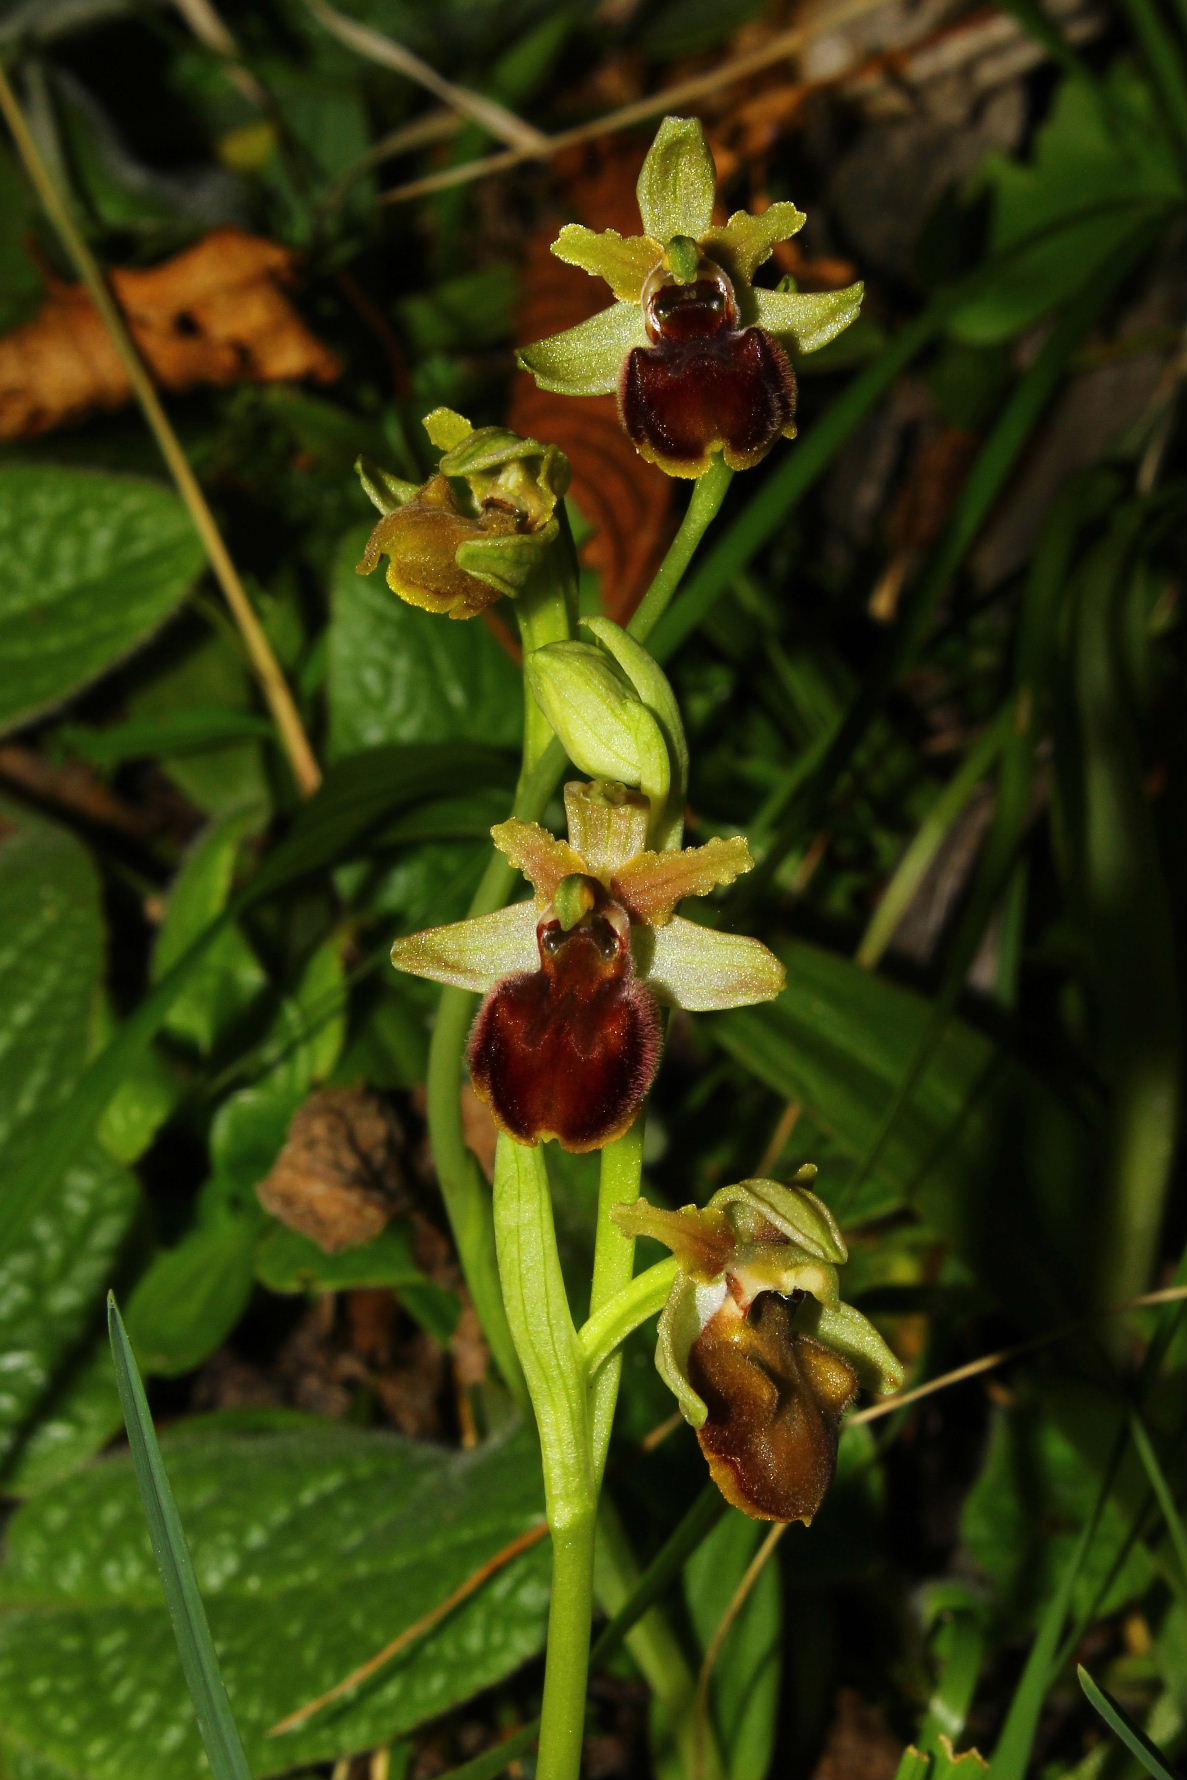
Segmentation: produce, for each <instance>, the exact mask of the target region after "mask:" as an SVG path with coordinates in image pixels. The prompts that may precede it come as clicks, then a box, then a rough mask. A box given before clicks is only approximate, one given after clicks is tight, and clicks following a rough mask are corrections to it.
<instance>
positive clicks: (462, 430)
mask: <svg viewBox="0 0 1187 1780" xmlns="http://www.w3.org/2000/svg"><path fill="white" fill-rule="evenodd" d="M421 425H422V426H423V427H424V429H425V432H426V433H427V434H428V435H429V439H430V441H431V443H432V444H434V445H435V446H436V447H437V450H438V451H452V450H453V449H454V447H455V446H457V445H460V444H461V443H462V441H463V439H468V438H469V437H470V434H471V433H472V432H473V431H474V428H473V427H472V426H471V424H470V422H469V421H468V420H467V419H466V417H465V415H464V414H458V413H455V411H454V410H453V409H452V408H434V409H433V412H432V413H431V414H426V415H425V417H424V419H423V420H422V422H421Z"/></svg>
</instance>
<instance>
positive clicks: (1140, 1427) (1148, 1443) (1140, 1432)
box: [1129, 1409, 1187, 1592]
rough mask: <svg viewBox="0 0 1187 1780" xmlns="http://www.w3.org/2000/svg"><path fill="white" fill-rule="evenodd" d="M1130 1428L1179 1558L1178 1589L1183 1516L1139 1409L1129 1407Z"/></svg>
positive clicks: (1185, 1568) (1186, 1537)
mask: <svg viewBox="0 0 1187 1780" xmlns="http://www.w3.org/2000/svg"><path fill="white" fill-rule="evenodd" d="M1129 1431H1130V1433H1131V1434H1132V1435H1133V1443H1134V1445H1135V1446H1136V1447H1137V1449H1138V1457H1139V1458H1140V1459H1141V1461H1142V1467H1143V1469H1144V1470H1145V1473H1146V1476H1147V1477H1148V1478H1149V1480H1150V1488H1151V1489H1152V1490H1153V1491H1154V1495H1155V1498H1156V1499H1157V1502H1158V1506H1159V1508H1160V1509H1161V1510H1162V1517H1163V1519H1164V1520H1165V1522H1166V1530H1167V1532H1168V1533H1169V1534H1170V1537H1171V1544H1172V1545H1173V1546H1174V1548H1175V1556H1176V1557H1177V1558H1178V1560H1179V1570H1180V1575H1179V1581H1178V1587H1179V1590H1180V1592H1181V1591H1182V1590H1183V1589H1184V1588H1185V1587H1187V1526H1184V1524H1183V1516H1182V1514H1181V1513H1180V1512H1179V1507H1178V1504H1177V1503H1176V1501H1175V1497H1174V1491H1173V1490H1172V1489H1171V1486H1170V1484H1169V1482H1168V1481H1167V1475H1166V1472H1165V1471H1164V1470H1163V1468H1162V1464H1161V1461H1160V1460H1159V1457H1158V1454H1157V1453H1156V1452H1155V1450H1154V1442H1153V1441H1152V1440H1151V1438H1150V1433H1149V1430H1148V1428H1147V1427H1146V1423H1145V1420H1144V1418H1143V1416H1142V1414H1141V1412H1140V1410H1137V1409H1132V1410H1130V1414H1129Z"/></svg>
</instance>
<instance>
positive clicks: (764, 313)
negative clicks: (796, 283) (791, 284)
mask: <svg viewBox="0 0 1187 1780" xmlns="http://www.w3.org/2000/svg"><path fill="white" fill-rule="evenodd" d="M864 294H865V285H864V284H848V285H846V286H845V288H844V290H828V291H781V290H752V291H751V292H750V293H749V296H750V302H751V304H752V305H753V315H752V316H751V317H745V318H744V319H748V320H749V319H753V320H754V321H755V322H757V324H758V326H759V327H760V328H765V329H766V331H767V333H768V334H774V335H775V336H776V338H777V339H780V340H783V341H786V342H787V344H788V345H790V346H791V347H793V348H794V350H795V351H796V352H816V351H818V349H819V348H820V347H821V346H827V345H828V343H829V341H830V340H835V339H836V337H837V335H838V334H839V333H841V332H842V331H843V330H844V329H845V328H847V327H848V326H849V323H850V322H851V321H854V320H855V319H856V317H857V312H858V310H859V309H860V308H861V299H862V297H863V295H864Z"/></svg>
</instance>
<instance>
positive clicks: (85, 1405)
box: [0, 1323, 121, 1774]
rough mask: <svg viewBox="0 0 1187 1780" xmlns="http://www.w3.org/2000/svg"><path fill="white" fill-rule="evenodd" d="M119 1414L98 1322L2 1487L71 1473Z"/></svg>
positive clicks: (45, 1483)
mask: <svg viewBox="0 0 1187 1780" xmlns="http://www.w3.org/2000/svg"><path fill="white" fill-rule="evenodd" d="M120 1419H121V1418H120V1400H119V1393H118V1392H117V1390H116V1388H115V1376H114V1374H113V1372H112V1370H111V1352H110V1350H109V1348H108V1345H107V1339H106V1336H105V1335H104V1334H103V1331H102V1327H101V1325H100V1324H99V1323H96V1324H95V1326H94V1329H93V1333H92V1334H91V1336H90V1339H89V1341H88V1343H87V1346H86V1348H85V1349H84V1350H83V1352H82V1355H81V1357H79V1358H77V1359H74V1358H71V1359H70V1361H69V1362H68V1363H67V1365H66V1366H65V1368H64V1369H63V1370H62V1371H61V1372H59V1373H58V1374H57V1376H56V1377H55V1378H54V1381H53V1384H52V1385H51V1387H50V1389H49V1391H48V1393H47V1394H46V1395H45V1396H44V1397H43V1398H42V1399H41V1401H40V1402H39V1403H38V1406H37V1416H36V1419H35V1420H34V1421H33V1422H31V1423H30V1424H29V1428H28V1431H27V1433H25V1435H24V1436H23V1438H22V1440H21V1443H20V1446H19V1448H18V1449H17V1451H16V1452H15V1453H14V1455H13V1457H12V1461H11V1463H9V1464H8V1465H6V1466H5V1467H4V1469H3V1473H2V1477H0V1481H2V1484H3V1488H4V1489H5V1490H6V1491H9V1492H11V1494H12V1495H14V1496H32V1495H36V1494H37V1493H38V1492H39V1491H41V1490H43V1489H47V1488H48V1487H49V1485H50V1484H51V1483H57V1482H58V1480H59V1479H60V1478H62V1477H68V1476H69V1475H70V1473H71V1472H72V1471H77V1469H78V1467H79V1466H80V1465H84V1464H85V1463H86V1461H87V1460H88V1459H89V1458H92V1457H93V1456H94V1455H95V1453H97V1452H98V1451H99V1450H100V1448H101V1447H103V1446H105V1445H106V1444H107V1442H108V1440H110V1438H111V1436H112V1435H113V1434H114V1433H115V1432H116V1431H117V1429H118V1428H119V1426H120ZM2 1773H3V1769H2V1768H0V1774H2Z"/></svg>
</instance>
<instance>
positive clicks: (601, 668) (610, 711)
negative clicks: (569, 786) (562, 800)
mask: <svg viewBox="0 0 1187 1780" xmlns="http://www.w3.org/2000/svg"><path fill="white" fill-rule="evenodd" d="M582 626H583V628H584V629H585V630H588V631H590V632H592V634H593V636H594V638H595V639H596V640H595V641H594V642H593V643H578V642H561V643H550V644H548V645H547V646H546V647H545V648H543V649H537V650H536V651H535V652H534V653H533V654H532V655H531V656H529V657H528V661H527V664H526V667H527V675H528V683H529V685H530V686H531V688H532V693H533V695H534V697H535V699H536V703H537V704H538V705H539V706H540V708H541V709H542V710H543V712H544V714H545V716H546V717H547V718H548V721H549V722H550V723H551V724H552V727H553V728H554V729H555V730H556V733H557V735H558V736H559V737H560V739H561V741H562V743H563V744H564V747H565V750H566V752H567V753H568V755H569V758H570V759H571V760H572V761H573V763H574V765H575V766H578V767H580V769H581V770H582V772H586V773H588V774H589V775H590V777H591V778H594V779H606V780H617V781H619V782H620V783H622V784H626V785H637V786H638V787H639V788H640V790H641V791H642V792H643V793H644V795H645V796H646V797H648V798H649V799H650V802H651V819H650V824H649V832H650V840H651V844H652V845H653V846H654V847H657V848H659V849H661V850H664V849H667V848H671V847H678V846H679V844H680V838H681V833H682V830H683V811H684V796H685V787H686V783H687V778H688V745H687V743H686V742H685V739H684V727H683V724H682V723H681V720H680V709H679V706H678V705H677V703H676V697H675V694H674V693H673V691H672V688H671V686H670V685H669V684H668V681H667V678H666V676H665V675H664V673H663V671H662V669H661V668H660V666H659V664H658V663H657V662H656V661H655V660H654V658H653V657H652V656H651V655H649V654H648V652H647V650H646V649H644V648H643V646H642V644H641V643H637V642H636V641H635V639H634V638H633V637H631V636H629V635H628V633H627V632H626V631H625V630H623V629H622V627H621V626H620V625H617V624H615V623H613V622H612V620H611V619H609V618H586V619H583V620H582Z"/></svg>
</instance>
